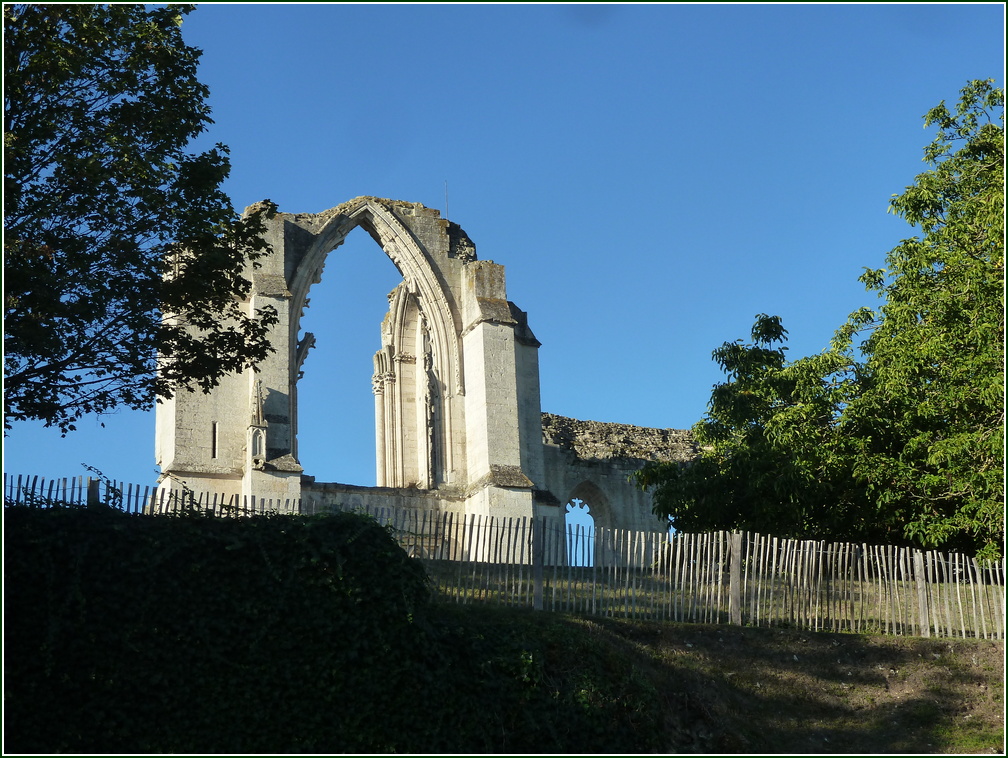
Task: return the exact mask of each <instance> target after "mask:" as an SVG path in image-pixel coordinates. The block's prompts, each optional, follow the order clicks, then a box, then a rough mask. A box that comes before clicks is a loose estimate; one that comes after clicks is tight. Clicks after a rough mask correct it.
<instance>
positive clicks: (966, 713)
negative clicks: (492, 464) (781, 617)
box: [438, 606, 1005, 754]
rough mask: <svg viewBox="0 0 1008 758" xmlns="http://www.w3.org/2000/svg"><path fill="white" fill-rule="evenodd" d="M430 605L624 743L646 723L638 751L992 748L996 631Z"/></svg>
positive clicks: (1000, 657) (997, 719) (999, 707)
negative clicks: (836, 628) (891, 630)
mask: <svg viewBox="0 0 1008 758" xmlns="http://www.w3.org/2000/svg"><path fill="white" fill-rule="evenodd" d="M438 616H439V617H440V618H442V619H443V622H442V623H446V624H457V625H458V628H459V630H460V633H463V632H462V631H461V630H465V631H464V633H465V634H466V635H468V636H471V637H474V638H481V639H482V640H484V641H485V643H486V645H485V648H484V650H485V652H486V654H487V655H488V656H489V655H495V656H498V657H502V658H507V657H508V656H510V657H511V659H512V660H514V659H515V658H516V657H517V656H519V655H522V654H524V655H525V658H526V660H529V661H531V664H530V666H529V668H530V672H531V673H530V678H531V682H530V685H529V686H531V687H534V688H541V689H544V690H547V691H549V692H552V693H554V696H555V697H556V698H557V699H558V700H563V699H573V700H575V701H578V702H580V703H582V704H583V707H584V709H585V711H586V712H589V713H590V712H592V711H597V713H598V715H597V718H603V714H605V713H608V714H609V715H610V716H615V717H617V720H618V724H619V725H618V728H619V730H620V731H621V732H622V731H626V733H627V734H628V735H629V734H630V732H629V730H628V727H632V729H634V730H637V731H638V732H639V734H638V735H637V737H638V738H639V742H637V745H631V744H627V745H626V746H625V750H626V751H628V752H632V751H634V749H635V748H636V749H641V748H643V747H644V746H645V745H648V743H652V740H651V737H652V736H655V735H656V736H657V737H656V739H655V740H654V742H653V744H650V745H649V747H650V748H651V749H652V750H658V751H660V752H679V753H682V752H704V753H867V754H878V753H911V754H916V753H993V754H1003V752H1004V715H1005V709H1004V691H1005V686H1004V685H1005V680H1004V643H1003V642H1000V641H998V642H994V641H987V640H962V639H952V640H950V639H924V638H918V637H887V636H883V635H854V634H832V633H822V632H820V633H809V632H802V631H797V630H792V629H757V628H745V627H731V626H711V625H693V624H673V623H667V622H641V621H627V620H620V619H600V618H588V617H573V616H562V615H553V614H549V613H534V612H531V611H524V610H508V609H500V608H476V607H471V606H470V607H455V608H453V607H440V608H439V610H438ZM505 651H506V652H505ZM655 704H657V706H658V707H657V708H655V707H653V706H654V705H655ZM613 728H614V729H616V728H617V725H616V724H615V723H614V725H613ZM630 741H631V742H634V741H636V740H630ZM502 742H503V740H502ZM578 742H580V740H578ZM579 747H581V748H582V749H584V748H587V749H588V750H589V751H591V744H590V740H589V741H588V744H579ZM609 747H616V746H609ZM501 749H502V750H506V749H507V744H506V743H505V744H502V745H501ZM617 750H618V747H617Z"/></svg>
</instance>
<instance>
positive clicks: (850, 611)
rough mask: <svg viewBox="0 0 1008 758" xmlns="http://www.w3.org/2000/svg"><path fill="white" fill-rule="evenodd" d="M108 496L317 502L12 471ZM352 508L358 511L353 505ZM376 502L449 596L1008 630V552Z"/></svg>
mask: <svg viewBox="0 0 1008 758" xmlns="http://www.w3.org/2000/svg"><path fill="white" fill-rule="evenodd" d="M55 502H66V503H74V504H86V503H88V502H92V503H94V502H104V503H109V504H111V505H114V506H115V507H118V508H121V509H122V510H124V511H127V512H129V513H143V514H158V513H171V512H176V511H178V510H182V509H186V508H196V509H199V510H204V511H209V512H211V513H214V514H216V515H220V516H244V515H253V514H259V513H276V512H281V513H315V512H322V511H329V510H333V507H332V506H329V505H325V504H320V503H315V502H310V501H303V502H299V501H290V500H285V501H273V500H267V499H262V498H254V497H252V498H242V499H241V500H240V502H236V500H235V498H223V497H218V496H213V495H209V494H206V493H203V494H196V493H184V494H183V495H181V496H180V495H178V494H174V495H169V493H167V492H164V491H159V490H158V489H157V488H156V487H154V488H152V487H144V488H142V487H134V486H129V485H120V484H116V483H114V482H107V481H102V480H97V479H90V480H88V479H86V478H85V477H77V478H76V479H59V480H50V481H48V482H47V481H45V480H39V479H38V478H30V477H22V476H18V477H17V478H16V479H15V478H14V477H13V476H9V475H7V474H4V503H5V505H14V504H22V505H39V506H45V505H47V504H52V503H55ZM348 510H349V509H348ZM353 510H363V511H365V512H367V513H368V514H369V515H371V516H372V517H373V518H375V519H376V520H377V521H378V522H380V523H382V524H384V525H387V526H388V528H389V530H390V532H391V533H392V534H393V535H394V536H395V538H396V539H397V540H398V541H399V543H400V544H401V545H402V546H403V548H404V549H405V550H406V551H407V552H408V553H409V554H410V555H412V556H414V557H415V558H417V559H418V560H420V561H422V562H423V564H424V565H425V567H426V569H427V572H428V575H429V576H430V578H431V582H432V586H433V588H434V590H435V591H436V592H437V594H438V595H439V596H440V597H441V598H442V599H444V600H445V601H449V602H456V603H465V604H470V603H494V604H503V605H510V606H517V607H529V608H535V609H541V610H551V611H560V612H566V613H579V614H589V615H599V616H617V617H629V618H641V619H658V620H668V621H676V622H700V623H710V624H721V623H731V624H747V625H752V626H790V627H795V628H802V629H808V630H813V631H833V632H857V633H869V632H870V633H885V634H903V635H918V636H925V637H928V636H938V637H979V638H985V639H1004V636H1005V615H1006V608H1005V561H1004V560H1002V561H1000V562H997V563H990V564H981V563H980V562H978V561H977V560H976V559H975V558H971V557H967V556H963V555H960V554H958V553H943V552H941V551H926V552H925V551H921V550H916V549H911V548H901V547H894V546H892V545H889V546H878V545H867V544H853V543H841V542H825V541H815V540H796V539H783V538H778V537H772V536H767V535H760V534H757V533H751V532H747V533H739V532H734V533H732V532H711V533H704V534H682V533H676V534H671V535H670V534H668V533H664V532H635V531H627V530H620V529H605V528H598V529H585V528H584V527H583V526H580V525H567V524H564V523H563V522H562V521H558V520H555V519H554V520H550V519H532V518H520V519H508V518H496V517H481V516H476V515H463V514H455V513H442V512H432V511H420V510H407V509H391V508H368V509H361V508H355V509H353Z"/></svg>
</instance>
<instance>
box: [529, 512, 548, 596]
mask: <svg viewBox="0 0 1008 758" xmlns="http://www.w3.org/2000/svg"><path fill="white" fill-rule="evenodd" d="M545 531H546V517H545V516H543V517H542V518H533V519H532V608H533V609H535V610H537V611H541V610H542V609H543V561H544V558H543V552H544V550H543V538H544V537H545V536H546V535H545Z"/></svg>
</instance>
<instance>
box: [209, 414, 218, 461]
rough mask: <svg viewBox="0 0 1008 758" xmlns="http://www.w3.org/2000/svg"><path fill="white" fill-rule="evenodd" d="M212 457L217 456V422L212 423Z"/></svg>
mask: <svg viewBox="0 0 1008 758" xmlns="http://www.w3.org/2000/svg"><path fill="white" fill-rule="evenodd" d="M210 457H211V458H216V457H217V422H216V421H214V422H212V423H211V424H210Z"/></svg>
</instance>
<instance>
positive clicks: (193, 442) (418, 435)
mask: <svg viewBox="0 0 1008 758" xmlns="http://www.w3.org/2000/svg"><path fill="white" fill-rule="evenodd" d="M357 227H361V228H363V229H364V230H365V231H366V232H367V233H368V234H369V235H370V236H371V238H372V239H373V240H374V241H375V243H376V244H377V245H378V246H379V247H380V248H381V250H382V251H383V252H384V253H385V254H386V255H388V257H389V259H390V260H391V261H392V262H393V264H395V266H396V268H397V269H398V270H399V272H400V273H401V274H402V276H403V281H402V283H401V284H399V285H398V286H397V287H396V288H395V289H394V290H393V291H392V292H391V293H390V294H389V311H388V313H387V314H386V316H385V319H384V320H383V322H382V324H381V332H380V333H381V344H380V346H379V348H378V350H377V352H376V353H375V355H374V375H373V378H372V389H373V393H374V403H375V451H376V461H377V471H376V475H377V476H376V479H377V483H378V485H379V486H377V487H354V486H350V485H344V484H337V483H319V482H316V481H315V480H314V478H313V477H311V476H310V474H311V472H304V471H303V470H302V468H301V465H300V462H299V451H298V413H299V412H300V410H302V409H299V407H298V399H297V383H298V379H299V378H300V377H301V375H302V365H303V364H304V362H305V359H306V356H307V355H308V353H309V351H310V350H311V348H312V346H313V345H314V343H315V335H313V334H311V333H307V332H304V331H303V330H302V329H301V318H302V316H303V313H304V309H305V308H306V307H307V305H308V299H309V298H308V294H309V291H310V290H311V287H312V285H313V284H315V283H317V282H318V281H320V278H321V274H322V269H323V267H324V265H325V261H326V258H327V256H328V255H329V253H331V252H332V251H333V250H335V249H336V248H338V247H339V246H340V245H341V244H342V243H343V241H344V240H345V239H346V236H347V235H348V234H349V233H350V232H351V231H353V230H354V229H355V228H357ZM266 239H267V242H268V243H269V247H270V252H269V254H268V255H266V256H265V257H264V258H263V259H262V260H261V261H260V262H259V263H260V265H259V266H258V267H257V268H255V269H254V270H250V271H249V272H248V276H249V278H250V280H251V281H252V292H251V293H250V295H249V298H248V301H247V302H246V303H245V306H246V307H247V308H248V309H249V312H250V313H251V312H253V311H254V310H255V309H257V308H261V307H263V306H266V305H269V306H272V307H273V308H275V309H276V310H277V312H278V314H279V321H278V323H277V324H276V326H275V327H273V329H272V330H271V332H270V334H269V340H270V343H271V344H272V345H273V347H274V348H275V352H274V353H273V354H271V355H270V356H269V357H268V358H267V359H265V360H264V361H263V362H262V363H261V364H260V365H259V366H258V367H257V368H256V369H255V370H254V371H253V370H247V371H244V372H242V373H240V374H236V375H234V376H231V377H227V378H225V380H224V381H222V382H221V384H220V385H219V386H218V387H215V388H214V389H213V390H212V391H211V392H209V393H206V394H204V393H202V392H193V393H178V394H176V396H175V397H174V398H172V399H171V400H169V401H168V402H165V403H162V404H159V405H158V408H157V421H156V423H157V431H156V455H157V461H158V464H159V465H160V466H161V472H162V474H161V487H162V488H163V489H177V488H185V489H190V490H194V491H205V492H212V493H214V494H217V495H220V496H223V497H225V498H229V497H236V496H243V495H254V496H256V497H259V498H281V499H291V500H297V499H299V498H300V499H301V500H302V501H303V502H315V503H316V505H319V504H324V503H332V504H335V503H341V504H344V505H351V506H353V505H358V504H359V505H362V506H364V505H367V506H373V507H374V506H378V507H412V508H423V509H434V510H439V511H450V512H454V513H460V514H463V513H464V514H476V515H483V516H501V517H547V518H550V519H556V520H562V519H563V518H564V513H565V510H566V505H567V504H568V503H569V502H571V501H572V500H574V499H577V500H580V501H583V502H584V503H586V504H587V505H588V506H589V509H590V513H591V514H592V516H593V517H594V518H595V522H596V524H597V525H598V526H606V527H613V528H621V529H633V530H660V529H662V528H663V522H662V521H661V520H660V519H657V518H656V517H655V516H653V514H652V513H651V500H650V495H649V493H647V492H643V491H641V490H639V489H638V488H636V487H635V486H634V485H633V484H631V483H630V482H629V481H628V477H629V476H630V474H631V473H633V471H635V470H637V469H639V468H640V467H641V466H642V465H644V464H645V463H646V462H648V461H653V460H661V461H684V460H688V459H689V458H690V457H692V455H693V454H695V449H694V447H693V445H692V442H691V440H690V438H689V435H688V433H686V432H681V431H676V430H670V429H645V428H641V427H634V426H628V425H625V424H613V423H601V422H595V421H578V420H575V419H569V418H564V417H561V416H555V415H552V414H543V413H542V412H541V409H540V392H539V358H538V351H539V348H540V343H539V341H538V340H537V339H536V337H535V334H534V333H533V332H532V329H531V328H530V326H529V320H528V318H527V315H526V314H525V312H524V311H522V310H521V309H520V308H518V307H517V306H516V305H515V304H514V303H512V302H511V301H509V300H508V299H507V291H506V283H505V276H504V267H503V266H502V265H499V264H497V263H494V262H493V261H482V260H478V259H477V256H476V246H475V245H474V244H473V243H472V241H471V240H470V239H469V237H468V236H467V235H466V233H465V232H464V231H463V230H462V229H461V228H460V227H459V226H458V225H457V224H453V223H452V222H450V221H448V220H446V219H442V218H441V217H440V214H439V212H438V211H436V210H433V209H430V208H426V207H424V206H423V205H420V204H419V203H406V202H401V201H395V200H386V199H382V198H374V197H359V198H355V199H354V200H351V201H349V202H347V203H343V204H342V205H339V206H336V207H335V208H332V209H330V210H328V211H324V212H322V213H318V214H291V213H277V214H275V215H274V216H273V217H272V218H271V219H270V220H269V222H268V231H267V237H266ZM351 402H359V400H351Z"/></svg>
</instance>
